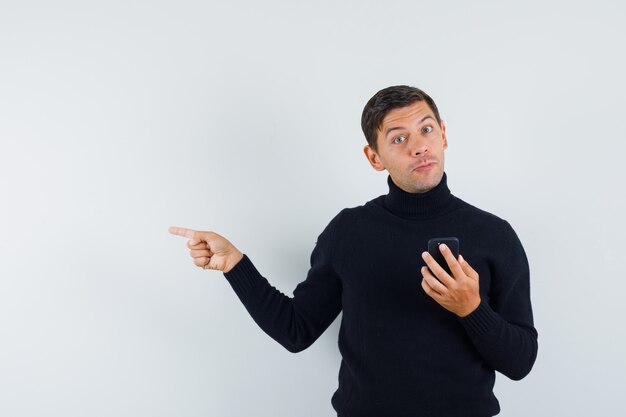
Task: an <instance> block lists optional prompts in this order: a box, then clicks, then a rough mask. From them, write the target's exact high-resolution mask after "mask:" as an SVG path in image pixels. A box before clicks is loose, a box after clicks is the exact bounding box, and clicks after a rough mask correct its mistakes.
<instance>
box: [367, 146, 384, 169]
mask: <svg viewBox="0 0 626 417" xmlns="http://www.w3.org/2000/svg"><path fill="white" fill-rule="evenodd" d="M363 152H364V153H365V156H366V157H367V160H368V162H369V163H370V165H371V166H372V168H374V169H375V170H376V171H384V169H385V166H384V165H383V163H382V161H381V160H380V157H379V156H378V153H376V151H375V150H374V148H372V147H371V146H370V145H366V146H365V148H363Z"/></svg>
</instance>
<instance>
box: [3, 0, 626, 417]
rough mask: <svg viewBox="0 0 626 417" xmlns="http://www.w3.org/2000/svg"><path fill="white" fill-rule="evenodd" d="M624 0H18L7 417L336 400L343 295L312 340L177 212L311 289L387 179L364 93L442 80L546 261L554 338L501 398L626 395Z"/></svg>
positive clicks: (11, 105)
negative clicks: (344, 229) (246, 293)
mask: <svg viewBox="0 0 626 417" xmlns="http://www.w3.org/2000/svg"><path fill="white" fill-rule="evenodd" d="M625 17H626V12H625V6H624V5H623V4H621V3H620V2H617V1H613V2H609V1H594V2H591V3H589V2H584V3H583V2H571V1H569V2H566V1H561V2H554V1H552V2H550V1H548V2H538V1H527V2H524V3H522V2H517V3H516V4H512V3H511V4H506V2H498V1H482V2H465V1H455V2H450V1H436V2H433V1H429V2H420V1H406V2H397V1H396V2H393V1H391V2H390V1H386V2H383V1H378V2H377V1H357V0H345V1H326V0H324V1H315V2H313V1H310V2H306V3H300V4H299V3H298V2H287V1H284V2H277V1H264V2H257V1H252V0H245V1H234V2H229V3H226V2H212V1H209V2H201V1H196V2H194V1H176V2H174V1H143V2H142V1H107V2H104V1H102V2H86V1H74V2H70V1H55V2H44V1H23V0H22V1H7V0H0V141H1V142H0V193H1V194H0V198H1V200H0V254H1V262H0V338H1V339H0V415H2V416H64V417H70V416H133V417H136V416H146V417H147V416H252V415H254V416H285V417H286V416H295V415H297V416H329V417H330V416H333V415H335V413H334V412H333V410H332V407H331V404H330V397H331V396H332V393H333V392H334V390H335V389H336V387H337V372H338V369H339V362H340V356H339V352H338V350H337V334H338V328H339V326H338V325H339V319H338V320H337V321H336V322H335V323H334V324H333V325H332V326H331V327H330V328H329V329H328V330H327V331H326V333H325V334H324V335H323V336H322V337H321V338H320V339H319V340H318V341H317V342H316V343H315V344H314V345H313V346H312V347H311V348H309V349H308V350H306V351H305V352H302V353H300V354H297V355H294V354H291V353H289V352H287V351H286V350H284V349H283V348H282V347H281V346H280V345H278V344H277V343H276V342H274V341H273V340H272V339H271V338H269V337H268V336H266V335H265V333H263V332H262V331H261V330H260V329H259V328H258V327H257V326H256V324H255V323H254V322H253V321H252V319H251V318H250V317H249V316H248V314H247V312H246V311H245V309H244V308H243V306H242V305H241V303H240V302H239V300H238V299H237V297H236V296H235V294H234V292H233V291H232V289H231V288H230V286H229V285H228V283H227V282H226V280H225V279H224V277H223V275H222V274H221V273H219V272H215V271H203V270H200V269H198V268H196V267H194V266H193V264H192V261H191V258H189V256H188V250H187V248H186V246H185V239H182V238H177V237H175V236H171V235H169V234H168V233H167V228H168V226H170V225H177V226H183V227H191V228H196V229H202V230H214V231H217V232H218V233H221V234H223V235H225V236H226V237H228V238H229V239H230V240H231V241H232V242H233V243H235V245H237V246H238V247H239V248H240V249H241V250H243V251H244V252H245V253H247V254H248V255H249V256H250V257H251V259H252V260H253V261H254V262H255V264H256V266H257V267H258V269H259V270H260V271H261V272H262V273H263V274H264V275H265V276H266V277H268V279H269V280H270V282H271V283H272V284H274V285H275V286H276V287H277V288H279V289H281V290H282V291H283V292H285V293H287V294H289V295H291V294H292V290H293V289H294V288H295V286H296V285H297V283H298V282H300V281H301V280H303V279H304V278H305V276H306V272H307V270H308V266H309V265H308V261H309V255H310V252H311V250H312V249H313V246H314V243H315V240H316V238H317V235H318V234H319V233H320V232H321V231H322V230H323V228H324V227H325V226H326V225H327V224H328V222H329V221H330V219H331V218H332V217H333V216H334V215H335V214H336V213H337V212H338V211H339V210H340V209H342V208H344V207H353V206H357V205H360V204H363V203H364V202H366V201H368V200H370V199H372V198H374V197H376V196H378V195H380V194H384V193H386V192H387V187H386V182H385V181H386V173H377V172H375V171H374V170H372V169H371V167H370V166H369V164H368V163H367V161H366V159H365V157H364V155H363V153H362V147H363V146H364V144H365V140H364V138H363V135H362V133H361V131H360V114H361V111H362V108H363V105H364V104H365V102H366V101H367V100H368V99H369V97H371V96H372V95H373V94H374V93H375V92H376V91H378V90H379V89H381V88H384V87H387V86H389V85H395V84H409V85H414V86H417V87H420V88H422V89H424V90H425V91H426V92H428V93H429V94H430V95H431V96H432V97H433V98H434V99H435V101H436V102H437V104H438V106H439V109H440V112H441V115H442V117H443V119H444V120H445V121H446V123H447V132H448V140H449V143H450V147H449V149H448V151H447V153H446V171H447V173H448V177H449V186H450V188H451V190H452V192H453V193H454V194H455V195H457V196H459V197H461V198H462V199H464V200H466V201H468V202H469V203H472V204H474V205H477V206H479V207H480V208H482V209H485V210H487V211H490V212H493V213H495V214H497V215H499V216H500V217H503V218H505V219H507V220H509V222H510V223H511V224H512V225H513V227H514V228H515V230H516V231H517V233H518V235H519V236H520V239H521V240H522V242H523V244H524V246H525V248H526V251H527V254H528V257H529V259H530V264H531V274H532V276H531V280H532V281H531V284H532V299H533V306H534V311H535V321H536V326H537V329H538V331H539V357H538V359H537V362H536V364H535V368H534V369H533V371H532V372H531V374H530V375H529V376H528V377H527V378H525V379H524V380H522V381H520V382H511V381H509V380H507V378H506V377H503V376H501V375H499V376H498V379H497V383H496V394H497V396H498V398H499V399H500V401H501V404H502V409H503V411H502V414H501V415H503V416H551V415H568V416H591V415H593V416H616V415H620V414H623V413H624V405H623V404H624V401H623V397H622V391H623V387H624V386H625V384H626V361H625V360H624V356H623V352H624V351H625V350H626V340H625V332H624V325H623V318H624V316H625V313H626V309H625V307H624V303H623V300H624V292H625V290H626V284H625V281H626V276H625V274H624V268H623V266H622V259H623V258H622V253H623V252H624V249H625V248H624V243H623V240H624V232H625V221H624V218H623V213H624V209H625V205H626V204H625V198H624V191H623V187H624V186H623V181H624V179H625V178H626V176H625V173H626V172H625V171H626V170H625V168H624V151H625V147H624V143H625V140H626V134H625V133H624V110H625V106H624V97H625V95H626V83H625V81H624V78H623V77H624V76H623V74H625V73H626V61H625V58H624V52H623V51H624V45H625V43H626V42H625V40H626V29H625V26H624V24H623V22H624V19H625Z"/></svg>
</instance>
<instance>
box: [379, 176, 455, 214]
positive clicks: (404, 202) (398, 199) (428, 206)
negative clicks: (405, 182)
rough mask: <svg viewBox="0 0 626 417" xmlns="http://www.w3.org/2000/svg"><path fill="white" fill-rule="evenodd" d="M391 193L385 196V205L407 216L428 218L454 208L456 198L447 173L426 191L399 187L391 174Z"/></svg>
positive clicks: (388, 180) (389, 181) (389, 183)
mask: <svg viewBox="0 0 626 417" xmlns="http://www.w3.org/2000/svg"><path fill="white" fill-rule="evenodd" d="M387 184H388V185H389V194H387V195H386V196H385V206H387V208H388V209H389V210H390V211H392V212H393V213H394V214H397V215H399V216H401V217H405V218H427V217H434V216H438V215H440V214H444V213H446V212H448V211H449V210H450V209H452V208H453V206H454V205H455V202H456V199H455V197H454V196H453V195H452V193H450V189H449V188H448V184H447V175H446V174H445V173H444V174H443V177H442V178H441V181H439V184H437V185H436V186H435V187H434V188H432V189H431V190H428V191H426V192H424V193H409V192H406V191H404V190H402V189H401V188H400V187H398V186H397V185H396V184H395V183H394V182H393V180H392V179H391V176H389V177H388V178H387Z"/></svg>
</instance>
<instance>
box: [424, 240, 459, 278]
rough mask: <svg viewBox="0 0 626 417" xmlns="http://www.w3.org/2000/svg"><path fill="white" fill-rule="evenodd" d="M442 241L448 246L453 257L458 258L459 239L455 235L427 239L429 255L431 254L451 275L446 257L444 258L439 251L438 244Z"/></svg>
mask: <svg viewBox="0 0 626 417" xmlns="http://www.w3.org/2000/svg"><path fill="white" fill-rule="evenodd" d="M442 243H445V244H446V245H447V246H448V248H450V250H451V251H452V254H453V255H454V258H455V259H459V239H457V238H456V237H435V238H432V239H430V240H429V241H428V253H430V256H432V257H433V259H434V260H435V261H437V263H438V264H439V265H440V266H441V267H442V268H443V269H444V271H446V272H447V273H448V274H449V275H450V276H452V272H451V271H450V268H449V267H448V262H447V261H446V258H444V257H443V255H442V253H441V251H439V245H441V244H442ZM431 272H432V271H431ZM433 275H434V274H433Z"/></svg>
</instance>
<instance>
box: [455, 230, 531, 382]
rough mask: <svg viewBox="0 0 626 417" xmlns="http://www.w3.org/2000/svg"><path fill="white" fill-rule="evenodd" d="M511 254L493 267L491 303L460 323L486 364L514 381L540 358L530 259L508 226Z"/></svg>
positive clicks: (521, 376)
mask: <svg viewBox="0 0 626 417" xmlns="http://www.w3.org/2000/svg"><path fill="white" fill-rule="evenodd" d="M505 226H506V228H505V235H506V240H507V244H508V251H507V252H508V255H507V257H506V258H505V259H503V261H502V262H499V263H496V264H495V265H494V267H493V275H492V286H491V289H490V294H489V303H487V302H485V301H484V300H483V301H482V302H481V304H480V305H479V306H478V308H477V309H476V310H474V311H473V312H472V313H471V314H469V315H468V316H466V317H464V318H461V319H460V321H461V323H462V325H463V327H464V328H465V330H466V331H467V333H468V335H469V337H470V339H471V340H472V342H473V344H474V346H475V347H476V349H477V350H478V352H479V353H480V354H481V356H482V357H483V359H484V360H485V362H486V363H487V364H488V365H489V366H491V367H492V368H493V369H495V370H496V371H498V372H500V373H502V374H504V375H506V376H507V377H509V378H511V379H513V380H520V379H522V378H523V377H525V376H526V375H527V374H528V373H529V372H530V370H531V369H532V367H533V364H534V363H535V359H536V357H537V349H538V345H537V331H536V330H535V327H534V324H533V314H532V307H531V302H530V278H529V276H530V273H529V267H528V260H527V258H526V254H525V252H524V248H523V247H522V244H521V242H520V241H519V238H518V237H517V235H516V233H515V231H514V230H513V228H512V227H511V226H510V225H509V224H508V223H506V225H505Z"/></svg>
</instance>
